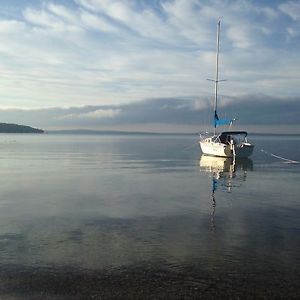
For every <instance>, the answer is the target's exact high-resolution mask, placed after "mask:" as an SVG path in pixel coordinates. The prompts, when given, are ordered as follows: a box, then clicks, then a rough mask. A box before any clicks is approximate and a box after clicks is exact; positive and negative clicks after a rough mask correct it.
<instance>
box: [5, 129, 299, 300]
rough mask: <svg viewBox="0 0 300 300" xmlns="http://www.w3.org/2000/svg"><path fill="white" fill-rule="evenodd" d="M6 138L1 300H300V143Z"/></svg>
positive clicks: (269, 138) (275, 138) (282, 139)
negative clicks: (218, 148)
mask: <svg viewBox="0 0 300 300" xmlns="http://www.w3.org/2000/svg"><path fill="white" fill-rule="evenodd" d="M249 140H250V141H251V142H252V143H254V144H255V150H254V153H253V155H252V156H251V159H246V160H231V159H224V158H214V157H208V156H203V155H202V154H201V150H200V148H199V145H198V136H197V135H175V134H172V135H155V134H153V135H150V134H98V135H96V134H94V135H80V134H77V135H76V134H54V133H52V134H51V133H49V134H1V135H0V187H1V188H0V299H10V300H11V299H299V297H300V196H299V195H300V163H299V162H300V136H283V135H250V136H249Z"/></svg>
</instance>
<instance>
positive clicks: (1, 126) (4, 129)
mask: <svg viewBox="0 0 300 300" xmlns="http://www.w3.org/2000/svg"><path fill="white" fill-rule="evenodd" d="M0 133H44V130H42V129H37V128H33V127H30V126H25V125H17V124H8V123H0Z"/></svg>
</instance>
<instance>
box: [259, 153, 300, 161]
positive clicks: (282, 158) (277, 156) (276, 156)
mask: <svg viewBox="0 0 300 300" xmlns="http://www.w3.org/2000/svg"><path fill="white" fill-rule="evenodd" d="M260 151H261V152H263V153H265V154H267V155H271V156H273V157H275V158H278V159H281V160H284V161H285V162H286V163H288V164H300V161H297V160H292V159H288V158H284V157H282V156H279V155H275V154H273V153H271V152H268V151H266V150H264V149H260Z"/></svg>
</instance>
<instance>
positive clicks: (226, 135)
mask: <svg viewBox="0 0 300 300" xmlns="http://www.w3.org/2000/svg"><path fill="white" fill-rule="evenodd" d="M246 137H247V132H246V131H224V132H222V133H221V134H220V135H219V141H220V143H222V144H230V143H233V144H240V143H244V142H247V139H246Z"/></svg>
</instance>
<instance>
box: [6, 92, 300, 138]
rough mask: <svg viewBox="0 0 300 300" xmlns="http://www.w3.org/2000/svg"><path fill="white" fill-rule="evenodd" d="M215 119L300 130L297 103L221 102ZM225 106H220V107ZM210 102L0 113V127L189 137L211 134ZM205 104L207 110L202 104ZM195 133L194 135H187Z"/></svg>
mask: <svg viewBox="0 0 300 300" xmlns="http://www.w3.org/2000/svg"><path fill="white" fill-rule="evenodd" d="M220 98H221V99H220V102H221V103H223V102H225V103H226V104H225V105H221V106H219V116H220V117H221V118H222V117H224V118H233V117H237V118H238V121H237V125H241V126H243V125H245V126H246V127H247V126H248V125H254V126H261V125H273V126H279V125H290V126H291V125H293V126H296V127H295V128H296V129H297V128H299V125H300V119H299V111H300V101H299V98H284V99H282V98H279V97H270V96H266V95H262V94H256V95H255V94H252V95H247V96H244V97H242V98H241V97H239V98H236V97H231V96H226V97H225V96H222V95H221V97H220ZM223 100H224V101H223ZM211 102H212V101H211V99H210V98H205V99H196V98H161V99H148V100H144V101H140V102H133V103H128V104H119V105H107V106H105V105H104V106H103V105H102V106H83V107H70V108H51V109H38V110H20V109H5V110H3V109H2V110H0V118H1V120H2V121H3V122H8V123H18V124H27V125H32V126H36V127H40V128H45V129H51V128H56V129H57V128H60V129H63V128H92V129H103V128H105V129H107V128H113V129H118V130H124V128H131V130H134V129H136V130H137V129H140V128H146V129H145V130H148V131H151V130H155V131H163V130H164V128H170V126H171V128H172V127H173V131H179V132H180V131H183V129H184V128H185V127H186V126H192V127H190V131H191V130H194V131H197V130H200V129H201V128H203V126H205V127H206V128H211V123H212V116H213V108H212V103H211ZM203 103H205V104H203ZM191 128H193V129H191Z"/></svg>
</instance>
